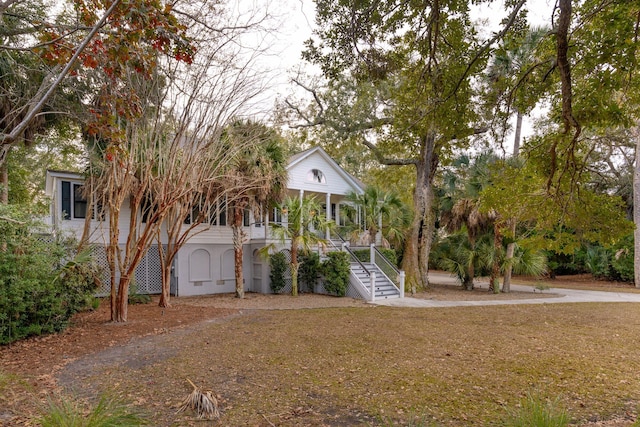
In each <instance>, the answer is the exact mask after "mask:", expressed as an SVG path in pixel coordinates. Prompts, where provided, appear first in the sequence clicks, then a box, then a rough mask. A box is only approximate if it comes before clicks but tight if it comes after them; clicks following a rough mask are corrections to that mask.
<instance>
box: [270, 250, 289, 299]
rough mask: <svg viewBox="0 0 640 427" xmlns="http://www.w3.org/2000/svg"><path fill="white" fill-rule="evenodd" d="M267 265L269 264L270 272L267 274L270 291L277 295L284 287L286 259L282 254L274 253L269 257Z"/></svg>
mask: <svg viewBox="0 0 640 427" xmlns="http://www.w3.org/2000/svg"><path fill="white" fill-rule="evenodd" d="M269 263H270V264H271V272H270V273H269V279H270V280H271V283H270V285H271V291H273V293H274V294H277V293H278V292H280V291H281V290H282V288H284V285H285V273H286V271H287V257H286V256H285V255H284V254H283V253H282V252H276V253H275V254H271V255H270V256H269Z"/></svg>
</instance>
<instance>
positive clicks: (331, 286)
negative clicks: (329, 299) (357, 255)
mask: <svg viewBox="0 0 640 427" xmlns="http://www.w3.org/2000/svg"><path fill="white" fill-rule="evenodd" d="M350 272H351V267H350V265H349V254H347V253H346V252H329V253H328V254H327V260H326V261H325V262H324V263H322V273H323V276H324V289H325V290H326V291H327V292H328V293H330V294H334V295H337V296H339V297H343V296H345V295H346V293H347V287H348V286H349V274H350Z"/></svg>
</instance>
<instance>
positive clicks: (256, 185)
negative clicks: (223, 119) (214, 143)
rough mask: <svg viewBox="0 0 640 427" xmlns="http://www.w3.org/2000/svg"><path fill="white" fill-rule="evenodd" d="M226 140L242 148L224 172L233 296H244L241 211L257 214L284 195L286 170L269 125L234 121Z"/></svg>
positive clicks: (243, 234)
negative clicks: (225, 176) (233, 263)
mask: <svg viewBox="0 0 640 427" xmlns="http://www.w3.org/2000/svg"><path fill="white" fill-rule="evenodd" d="M226 136H227V138H228V139H229V143H234V140H235V142H236V143H239V144H241V145H242V146H243V147H246V148H244V149H243V150H241V151H240V152H239V153H238V154H237V155H236V157H235V159H234V162H233V164H232V165H231V168H230V171H229V173H228V179H229V181H230V182H233V184H234V185H232V186H231V188H233V189H234V191H233V192H231V193H228V194H227V198H228V200H229V201H230V209H231V213H232V214H231V229H232V231H233V249H234V260H235V279H236V297H237V298H244V286H243V284H244V277H243V272H242V264H243V263H242V258H243V243H244V241H245V238H246V236H245V233H244V231H243V228H242V227H243V225H244V218H245V213H247V211H253V212H254V215H255V216H256V217H260V215H261V214H262V213H261V209H262V207H263V206H266V205H269V204H270V203H272V202H274V201H275V202H278V201H280V200H281V199H282V197H283V195H284V190H285V188H286V184H287V179H288V173H287V169H286V159H285V155H284V151H283V149H282V145H281V143H280V142H281V138H280V136H279V135H278V134H277V133H276V132H275V131H274V130H272V129H269V128H267V127H266V126H264V125H262V124H259V123H253V122H250V121H248V122H236V123H235V124H233V125H232V126H231V127H230V128H229V129H228V130H227V132H226Z"/></svg>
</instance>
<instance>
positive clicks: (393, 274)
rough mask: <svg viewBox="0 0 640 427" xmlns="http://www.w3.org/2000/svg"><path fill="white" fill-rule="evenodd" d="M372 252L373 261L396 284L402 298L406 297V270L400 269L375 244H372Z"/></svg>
mask: <svg viewBox="0 0 640 427" xmlns="http://www.w3.org/2000/svg"><path fill="white" fill-rule="evenodd" d="M370 253H371V263H372V264H374V265H376V266H377V267H378V268H379V269H380V271H381V272H382V274H384V275H385V276H387V279H389V281H390V282H391V283H393V284H394V286H395V287H396V289H398V292H399V293H400V298H404V271H400V270H398V269H397V268H396V266H395V265H393V264H392V263H391V261H389V259H388V258H387V257H386V256H384V254H383V253H382V252H380V250H379V249H378V248H377V247H376V246H375V245H371V252H370Z"/></svg>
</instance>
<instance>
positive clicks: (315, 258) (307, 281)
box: [298, 252, 320, 292]
mask: <svg viewBox="0 0 640 427" xmlns="http://www.w3.org/2000/svg"><path fill="white" fill-rule="evenodd" d="M298 260H299V261H300V267H299V270H298V281H299V282H300V284H301V285H304V286H305V288H306V289H307V291H308V292H313V288H314V286H315V284H316V282H317V281H318V277H319V275H320V256H319V255H318V254H317V253H315V252H308V253H306V254H301V255H300V257H299V258H298Z"/></svg>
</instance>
